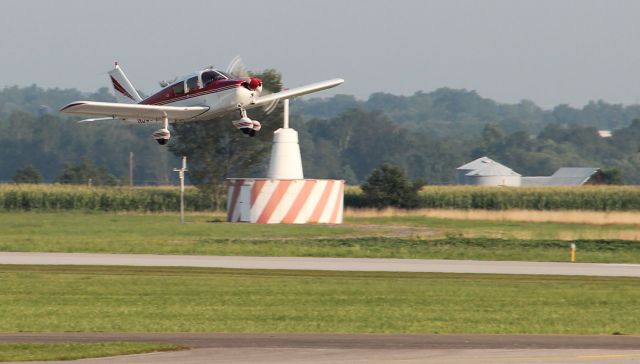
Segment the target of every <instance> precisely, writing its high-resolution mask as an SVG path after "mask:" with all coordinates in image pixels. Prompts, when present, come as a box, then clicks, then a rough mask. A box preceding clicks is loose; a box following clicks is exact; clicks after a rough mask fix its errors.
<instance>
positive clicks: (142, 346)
mask: <svg viewBox="0 0 640 364" xmlns="http://www.w3.org/2000/svg"><path fill="white" fill-rule="evenodd" d="M184 349H186V348H185V347H181V346H177V345H172V344H148V343H132V342H120V341H116V342H106V343H60V344H34V343H24V344H0V362H3V361H35V360H46V361H49V360H77V359H83V358H100V357H105V356H115V355H131V354H142V353H151V352H156V351H175V350H184Z"/></svg>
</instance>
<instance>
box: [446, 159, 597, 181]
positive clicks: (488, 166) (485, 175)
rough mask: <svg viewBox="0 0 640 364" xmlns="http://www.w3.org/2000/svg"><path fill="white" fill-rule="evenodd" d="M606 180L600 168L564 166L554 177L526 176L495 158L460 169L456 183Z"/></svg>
mask: <svg viewBox="0 0 640 364" xmlns="http://www.w3.org/2000/svg"><path fill="white" fill-rule="evenodd" d="M601 179H602V171H601V170H600V169H599V168H593V167H587V168H577V167H563V168H560V169H558V170H557V171H556V172H555V173H554V174H553V175H551V176H533V177H523V176H521V175H520V174H518V173H516V172H514V171H513V170H512V169H511V168H509V167H507V166H504V165H502V164H500V163H498V162H496V161H494V160H492V159H491V158H488V157H481V158H478V159H476V160H474V161H471V162H469V163H467V164H464V165H462V166H460V167H458V168H456V182H457V183H458V184H462V185H476V186H581V185H583V184H586V183H594V182H595V183H597V182H598V181H599V180H601Z"/></svg>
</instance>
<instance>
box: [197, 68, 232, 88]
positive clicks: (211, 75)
mask: <svg viewBox="0 0 640 364" xmlns="http://www.w3.org/2000/svg"><path fill="white" fill-rule="evenodd" d="M224 79H226V77H224V76H223V75H221V74H220V73H218V72H217V71H205V72H203V73H202V83H203V84H204V87H207V86H208V85H209V84H210V83H211V82H213V81H217V80H224Z"/></svg>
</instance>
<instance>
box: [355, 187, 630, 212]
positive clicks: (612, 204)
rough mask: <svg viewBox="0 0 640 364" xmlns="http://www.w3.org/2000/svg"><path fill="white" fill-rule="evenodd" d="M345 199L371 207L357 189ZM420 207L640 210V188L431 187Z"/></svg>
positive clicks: (425, 192) (426, 190)
mask: <svg viewBox="0 0 640 364" xmlns="http://www.w3.org/2000/svg"><path fill="white" fill-rule="evenodd" d="M344 197H345V205H346V206H349V207H356V208H357V207H369V206H367V202H366V198H365V197H364V195H363V194H362V193H361V192H360V191H358V190H355V189H353V190H347V192H346V193H345V196H344ZM418 208H425V209H433V208H446V209H465V210H466V209H480V210H511V209H518V210H592V211H640V186H579V187H478V186H428V187H424V188H423V189H422V190H421V191H420V193H419V204H418Z"/></svg>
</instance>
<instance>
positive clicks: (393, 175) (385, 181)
mask: <svg viewBox="0 0 640 364" xmlns="http://www.w3.org/2000/svg"><path fill="white" fill-rule="evenodd" d="M421 187H422V183H420V182H411V181H409V179H408V178H407V176H406V175H405V172H404V170H402V169H401V168H399V167H395V166H391V165H387V164H385V165H382V166H381V167H380V168H377V169H374V170H373V172H371V174H370V175H369V177H367V180H366V181H365V183H364V184H362V186H361V188H362V194H363V201H362V202H363V203H364V206H367V207H375V208H384V207H389V206H395V207H401V208H415V207H418V191H419V190H420V188H421Z"/></svg>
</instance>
